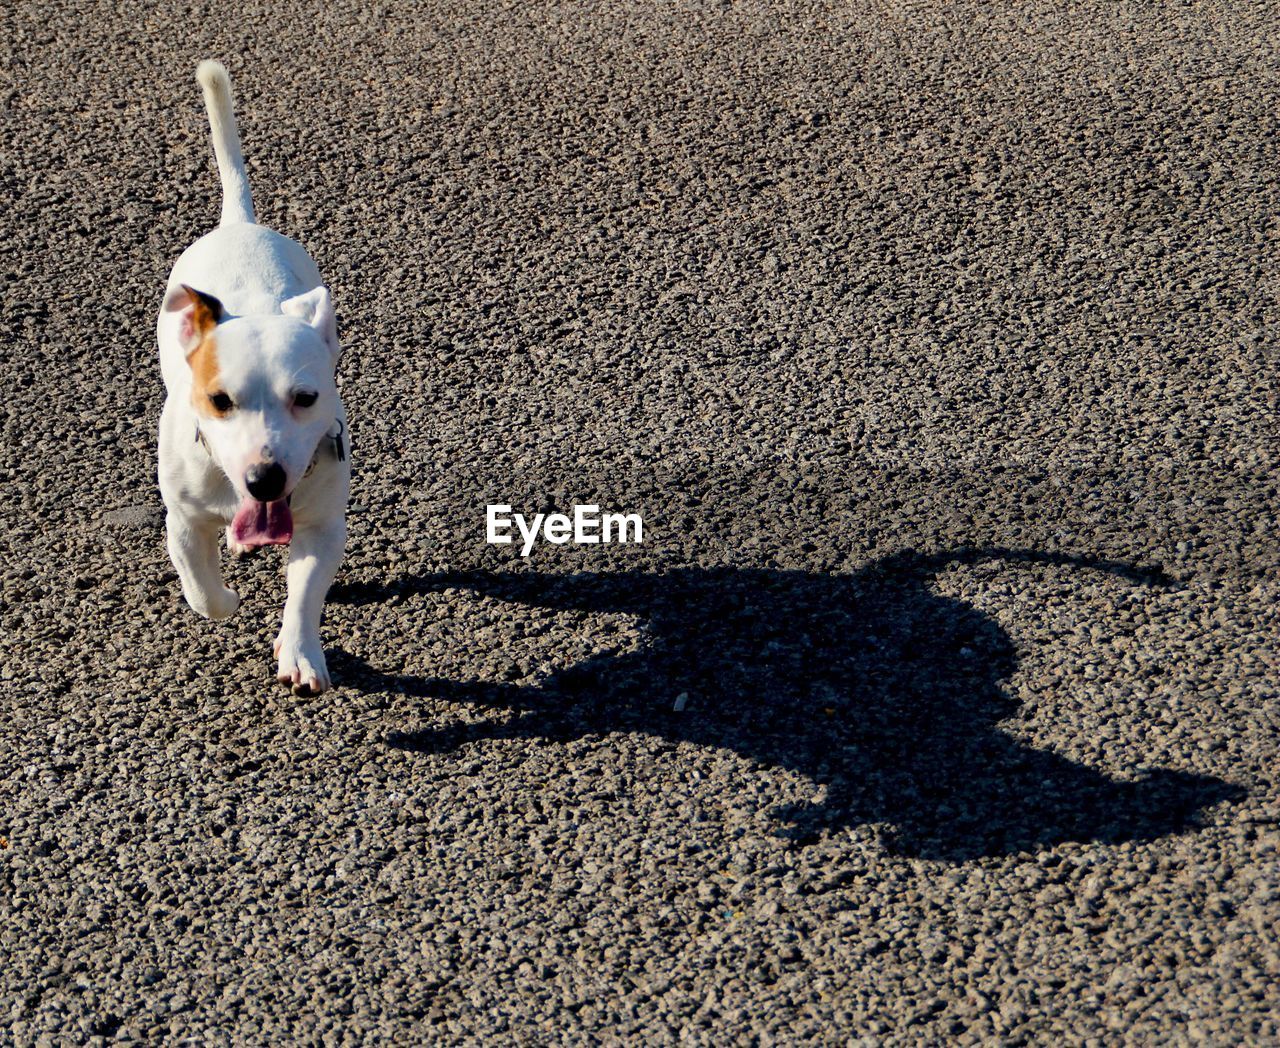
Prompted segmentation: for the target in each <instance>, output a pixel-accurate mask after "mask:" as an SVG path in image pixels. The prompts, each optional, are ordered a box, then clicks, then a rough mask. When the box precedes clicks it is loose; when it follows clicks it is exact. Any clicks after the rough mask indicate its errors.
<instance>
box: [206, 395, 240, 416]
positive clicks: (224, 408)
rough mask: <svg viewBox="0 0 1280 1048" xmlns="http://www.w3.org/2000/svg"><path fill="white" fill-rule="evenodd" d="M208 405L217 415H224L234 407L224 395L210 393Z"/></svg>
mask: <svg viewBox="0 0 1280 1048" xmlns="http://www.w3.org/2000/svg"><path fill="white" fill-rule="evenodd" d="M209 403H210V404H212V405H213V410H214V411H216V412H218V413H219V414H225V413H226V412H228V411H230V410H231V409H232V408H233V407H235V405H234V404H233V403H232V402H231V398H230V397H229V396H227V395H226V394H225V393H210V394H209Z"/></svg>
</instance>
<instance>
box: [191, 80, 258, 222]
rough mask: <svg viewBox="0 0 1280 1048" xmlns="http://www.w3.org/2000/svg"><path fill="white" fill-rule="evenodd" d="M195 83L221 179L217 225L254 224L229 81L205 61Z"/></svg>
mask: <svg viewBox="0 0 1280 1048" xmlns="http://www.w3.org/2000/svg"><path fill="white" fill-rule="evenodd" d="M196 79H197V80H198V81H200V87H201V89H202V90H203V91H204V106H205V109H207V110H208V111H209V130H210V131H212V132H213V155H214V156H215V157H216V158H217V160H218V175H219V176H220V177H221V179H222V223H221V224H222V225H224V226H227V225H231V224H232V223H233V222H255V221H257V219H256V218H255V217H254V214H253V196H252V195H251V194H250V192H249V176H248V174H247V173H246V172H245V169H244V157H243V156H241V155H240V135H239V133H238V132H237V131H236V115H235V112H234V111H233V110H232V108H231V77H229V76H227V71H226V69H225V68H224V67H223V65H222V63H220V62H213V61H210V60H209V59H206V60H205V61H203V62H201V63H200V64H199V65H198V66H197V67H196Z"/></svg>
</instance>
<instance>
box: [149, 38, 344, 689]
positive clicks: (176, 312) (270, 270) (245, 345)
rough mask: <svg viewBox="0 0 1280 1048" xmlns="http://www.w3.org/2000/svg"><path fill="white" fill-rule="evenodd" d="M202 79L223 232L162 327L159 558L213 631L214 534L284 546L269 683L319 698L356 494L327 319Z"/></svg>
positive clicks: (177, 291) (173, 299) (168, 295)
mask: <svg viewBox="0 0 1280 1048" xmlns="http://www.w3.org/2000/svg"><path fill="white" fill-rule="evenodd" d="M196 78H197V79H198V80H199V82H200V86H201V87H202V88H203V89H204V101H205V106H206V108H207V109H208V111H209V125H210V128H211V129H212V132H213V151H214V155H215V156H216V157H217V161H218V173H219V175H220V176H221V178H222V221H221V224H220V225H219V226H218V228H217V229H215V230H214V231H213V232H212V233H209V234H208V235H206V236H204V237H201V238H200V239H199V240H197V241H196V242H195V243H194V244H192V245H191V247H189V248H187V250H186V251H185V252H183V254H182V257H181V258H179V259H178V262H177V264H176V265H175V266H174V267H173V272H172V273H171V274H170V275H169V285H168V289H167V290H166V292H165V296H164V304H163V305H162V306H161V308H160V317H159V319H158V320H157V321H156V339H157V341H158V342H159V344H160V368H161V371H162V372H163V374H164V383H165V387H166V389H167V390H168V399H167V400H166V401H165V405H164V412H163V413H162V414H161V416H160V492H161V494H162V496H163V498H164V504H165V508H166V509H167V511H168V514H167V517H166V527H167V530H168V545H169V556H170V557H171V558H172V559H173V565H174V567H175V568H177V569H178V575H179V576H180V577H181V579H182V592H183V595H184V596H185V597H186V598H187V603H188V604H190V605H191V607H192V608H194V609H195V610H196V611H198V612H199V613H200V614H201V615H206V616H208V617H209V618H213V619H220V618H223V617H225V616H227V615H230V614H231V613H232V612H233V611H235V610H236V607H237V606H238V605H239V603H240V598H239V597H238V596H236V594H235V593H233V592H232V591H231V590H230V589H228V588H227V587H226V586H225V585H223V582H222V572H221V570H220V565H219V555H218V532H219V531H221V530H222V529H223V528H224V527H225V528H226V533H227V545H228V547H229V548H230V549H231V550H232V552H234V553H237V554H240V553H246V552H248V551H249V550H251V549H253V548H254V547H257V546H265V545H282V544H286V543H292V546H293V548H292V549H291V550H290V552H289V568H288V575H287V577H288V583H289V596H288V600H287V601H286V602H285V606H284V615H283V621H282V623H281V627H280V633H279V635H278V636H277V637H276V641H275V653H276V656H277V658H278V659H279V665H278V667H277V671H276V676H277V677H278V679H279V680H280V681H281V682H282V683H285V684H289V685H291V686H292V687H293V690H294V692H295V693H298V694H305V693H306V692H308V691H309V692H311V693H319V692H322V691H324V690H325V689H326V688H328V687H329V673H328V670H327V668H326V666H325V661H324V650H323V648H322V647H321V644H320V614H321V611H322V610H323V607H324V598H325V593H326V591H327V590H328V588H329V584H330V583H331V582H332V581H333V576H334V573H335V572H336V571H337V569H338V564H339V562H340V561H341V560H342V551H343V547H344V546H345V544H346V535H347V531H346V521H345V518H344V514H345V512H346V504H347V492H348V489H349V487H350V481H351V466H350V462H349V461H348V456H347V445H346V413H345V411H344V410H343V407H342V401H341V400H340V399H339V397H338V390H337V386H336V385H335V382H334V367H335V365H336V364H337V361H338V353H339V347H338V331H337V325H336V322H335V317H334V312H333V303H332V302H331V301H330V298H329V292H328V290H327V289H326V288H325V287H324V286H323V285H322V283H321V280H320V272H319V270H318V269H317V268H316V264H315V263H314V262H313V261H312V260H311V258H310V257H309V256H308V255H307V253H306V252H305V251H304V250H303V249H302V247H301V246H300V245H298V244H296V243H294V241H292V240H290V239H288V238H287V237H284V236H281V235H280V234H279V233H276V232H273V231H272V230H270V229H266V228H264V227H263V226H260V225H257V224H256V223H255V221H254V214H253V201H252V199H251V197H250V195H249V182H248V178H247V176H246V174H245V168H244V160H243V158H242V157H241V155H240V139H239V136H238V135H237V133H236V124H235V116H234V114H233V113H232V108H231V81H230V79H229V78H228V76H227V71H226V70H225V69H224V68H223V67H222V66H221V65H219V64H218V63H217V62H201V63H200V67H199V68H198V69H197V71H196Z"/></svg>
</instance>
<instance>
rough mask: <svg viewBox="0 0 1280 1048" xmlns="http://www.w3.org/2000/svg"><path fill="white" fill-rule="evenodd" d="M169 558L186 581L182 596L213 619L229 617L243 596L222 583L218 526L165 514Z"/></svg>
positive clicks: (183, 580)
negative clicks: (239, 595)
mask: <svg viewBox="0 0 1280 1048" xmlns="http://www.w3.org/2000/svg"><path fill="white" fill-rule="evenodd" d="M165 532H166V534H167V539H168V546H169V558H170V559H171V560H172V561H173V566H174V567H175V568H177V569H178V578H180V579H181V580H182V595H183V596H184V597H186V598H187V603H188V604H190V605H191V607H192V609H193V610H195V611H197V612H199V613H200V614H201V615H204V616H205V617H206V618H210V619H225V618H226V617H227V616H228V615H230V614H231V613H232V612H234V611H235V610H236V608H238V607H239V606H240V598H239V597H238V596H237V595H236V594H235V592H234V591H233V590H229V589H227V587H226V586H225V585H223V582H222V571H221V568H220V565H219V563H218V525H217V524H212V525H206V526H202V525H200V524H197V523H196V522H194V521H191V520H188V519H186V518H185V517H183V516H182V515H181V514H179V513H174V512H173V511H172V510H171V511H170V512H169V514H168V516H166V517H165Z"/></svg>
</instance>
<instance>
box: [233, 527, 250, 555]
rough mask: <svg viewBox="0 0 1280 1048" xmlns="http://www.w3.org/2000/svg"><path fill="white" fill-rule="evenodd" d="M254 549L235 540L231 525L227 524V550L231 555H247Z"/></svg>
mask: <svg viewBox="0 0 1280 1048" xmlns="http://www.w3.org/2000/svg"><path fill="white" fill-rule="evenodd" d="M253 550H254V547H253V546H244V545H241V544H240V543H239V542H237V541H236V540H235V536H234V535H232V533H231V526H230V525H228V526H227V552H228V553H230V554H231V555H232V556H233V557H247V556H248V555H249V554H250V553H252V552H253Z"/></svg>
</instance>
